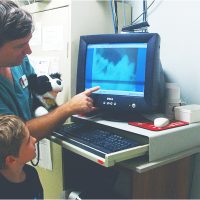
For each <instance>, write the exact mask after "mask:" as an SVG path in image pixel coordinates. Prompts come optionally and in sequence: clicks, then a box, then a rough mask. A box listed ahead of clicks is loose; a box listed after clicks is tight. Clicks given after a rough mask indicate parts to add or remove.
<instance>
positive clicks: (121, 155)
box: [50, 124, 149, 167]
mask: <svg viewBox="0 0 200 200" xmlns="http://www.w3.org/2000/svg"><path fill="white" fill-rule="evenodd" d="M68 126H70V127H68ZM87 126H88V125H85V124H79V127H76V125H75V128H74V127H73V126H71V125H68V124H67V125H64V126H63V127H61V128H60V129H58V130H55V131H54V134H53V135H52V136H50V137H51V139H52V140H53V141H55V142H57V143H58V144H60V145H62V146H63V147H64V148H66V149H68V150H70V151H72V152H74V153H77V154H79V155H81V156H83V157H85V158H87V159H90V160H92V161H94V162H96V163H98V164H100V165H102V166H105V167H111V166H114V165H115V164H116V163H118V162H121V161H124V160H128V159H131V158H135V157H139V156H142V155H144V154H146V153H147V152H148V147H149V145H148V144H146V143H145V142H144V141H143V142H141V141H138V139H137V144H138V145H137V146H135V147H131V148H127V149H123V150H118V151H115V152H109V153H106V152H102V151H99V150H98V149H95V148H94V147H93V146H90V145H86V144H85V143H82V142H81V141H80V140H79V139H76V138H74V137H71V135H72V134H71V133H74V132H76V131H77V130H78V131H82V132H84V131H85V130H91V129H92V128H93V127H91V125H89V126H88V127H87ZM71 127H72V128H71ZM65 128H66V129H67V132H68V133H69V136H68V135H67V134H68V133H66V134H63V129H65ZM70 128H71V129H70ZM79 129H80V130H79ZM120 132H122V134H123V131H117V135H119V134H120ZM123 136H124V134H123ZM129 140H133V141H134V142H136V140H135V139H132V138H129Z"/></svg>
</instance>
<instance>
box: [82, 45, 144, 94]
mask: <svg viewBox="0 0 200 200" xmlns="http://www.w3.org/2000/svg"><path fill="white" fill-rule="evenodd" d="M146 53H147V44H146V43H126V44H123V43H119V44H90V45H88V46H87V55H86V70H85V89H88V88H91V87H94V86H100V87H101V90H99V91H97V92H96V93H99V94H113V95H127V96H144V81H145V69H146V63H145V61H146Z"/></svg>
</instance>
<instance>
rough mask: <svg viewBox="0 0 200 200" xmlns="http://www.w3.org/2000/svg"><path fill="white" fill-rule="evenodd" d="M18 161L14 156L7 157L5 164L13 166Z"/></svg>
mask: <svg viewBox="0 0 200 200" xmlns="http://www.w3.org/2000/svg"><path fill="white" fill-rule="evenodd" d="M15 161H16V158H15V157H14V156H7V157H6V160H5V163H6V165H7V166H10V165H12V164H13V163H14V162H15Z"/></svg>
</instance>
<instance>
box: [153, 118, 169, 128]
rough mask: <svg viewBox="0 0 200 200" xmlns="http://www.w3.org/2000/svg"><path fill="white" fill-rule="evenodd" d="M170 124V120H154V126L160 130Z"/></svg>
mask: <svg viewBox="0 0 200 200" xmlns="http://www.w3.org/2000/svg"><path fill="white" fill-rule="evenodd" d="M169 122H170V121H169V119H167V118H165V117H159V118H156V119H154V126H155V127H158V128H162V127H164V126H167V125H168V124H169Z"/></svg>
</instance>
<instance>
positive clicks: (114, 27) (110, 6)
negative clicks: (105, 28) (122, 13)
mask: <svg viewBox="0 0 200 200" xmlns="http://www.w3.org/2000/svg"><path fill="white" fill-rule="evenodd" d="M110 8H111V12H112V21H113V28H114V31H115V19H114V10H113V6H112V0H110Z"/></svg>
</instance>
